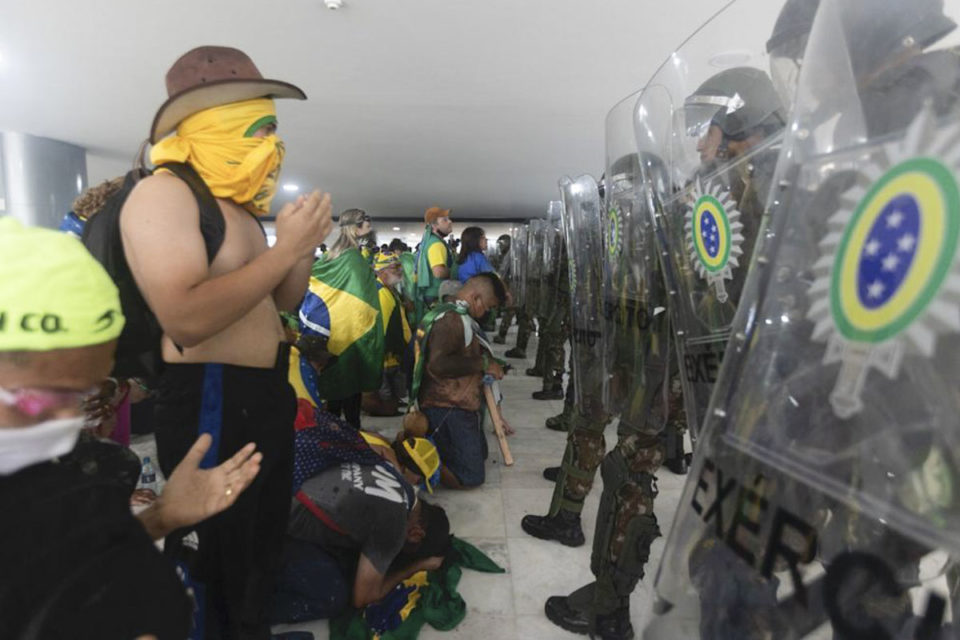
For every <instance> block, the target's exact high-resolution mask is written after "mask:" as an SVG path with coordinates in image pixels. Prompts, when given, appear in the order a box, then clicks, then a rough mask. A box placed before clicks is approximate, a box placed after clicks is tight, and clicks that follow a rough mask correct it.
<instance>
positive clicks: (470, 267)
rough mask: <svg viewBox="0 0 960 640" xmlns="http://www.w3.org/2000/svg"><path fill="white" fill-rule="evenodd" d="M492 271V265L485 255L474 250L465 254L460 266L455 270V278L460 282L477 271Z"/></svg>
mask: <svg viewBox="0 0 960 640" xmlns="http://www.w3.org/2000/svg"><path fill="white" fill-rule="evenodd" d="M489 271H493V265H491V264H490V261H489V260H487V256H485V255H483V253H482V252H480V251H474V252H473V253H471V254H470V255H468V256H467V259H466V260H464V261H463V264H461V265H460V268H459V269H458V270H457V279H458V280H460V282H466V281H467V280H469V279H470V278H472V277H473V276H475V275H477V274H478V273H487V272H489Z"/></svg>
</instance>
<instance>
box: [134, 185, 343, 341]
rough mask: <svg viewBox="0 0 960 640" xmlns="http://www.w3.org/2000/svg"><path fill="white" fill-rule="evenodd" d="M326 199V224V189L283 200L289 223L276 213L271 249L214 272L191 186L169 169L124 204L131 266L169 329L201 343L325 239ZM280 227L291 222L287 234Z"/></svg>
mask: <svg viewBox="0 0 960 640" xmlns="http://www.w3.org/2000/svg"><path fill="white" fill-rule="evenodd" d="M323 201H324V202H326V205H327V206H326V208H327V211H326V218H327V221H326V222H327V224H326V225H324V223H323V222H324V221H323V212H322V211H321V199H320V196H319V194H318V192H314V194H313V195H311V198H310V199H308V200H307V201H305V202H301V201H298V202H297V203H291V204H290V205H288V206H287V207H284V209H283V210H282V211H281V214H285V218H286V220H284V221H283V223H282V222H281V219H280V217H281V216H280V215H278V216H277V243H276V244H275V245H274V246H273V248H271V249H269V250H267V251H265V252H264V253H262V254H260V255H259V256H257V257H256V258H254V259H253V260H251V261H250V262H248V263H247V264H246V265H244V266H243V267H240V268H239V269H236V270H235V271H231V272H230V273H227V274H224V275H221V276H217V277H215V278H210V273H209V267H208V265H207V252H206V248H205V247H204V244H203V236H202V235H201V234H200V230H199V211H198V209H197V203H196V200H195V199H194V197H193V194H192V193H191V192H190V189H189V188H188V187H187V186H186V185H185V184H184V183H183V182H181V181H180V180H179V179H177V178H175V177H173V176H168V175H163V174H161V175H156V176H151V177H149V178H146V179H144V180H143V181H141V183H140V184H139V185H137V187H136V189H134V191H133V192H132V193H131V194H130V197H129V199H128V200H127V202H126V204H125V205H124V209H123V213H124V214H125V215H123V216H122V217H121V221H120V229H121V232H122V236H123V244H124V253H125V254H126V258H127V262H128V263H129V265H130V270H131V271H132V272H133V275H134V278H135V279H136V281H137V286H138V287H140V290H141V291H142V292H143V294H144V298H145V299H146V300H147V303H148V304H149V305H150V308H151V309H152V310H153V312H154V313H155V314H156V315H157V319H158V320H159V321H160V325H161V326H162V327H163V330H164V332H166V333H167V335H169V336H170V338H171V339H173V340H174V341H175V342H177V343H178V344H181V345H183V346H185V347H190V346H195V345H197V344H199V343H200V342H203V341H204V340H206V339H208V338H210V337H211V336H214V335H216V334H217V333H219V332H220V331H222V330H223V329H225V328H226V327H228V326H229V325H231V324H233V323H234V322H236V321H237V319H239V318H241V317H243V316H244V315H246V314H247V313H248V312H249V311H250V310H251V309H253V308H254V307H255V306H256V305H257V304H259V303H260V302H261V301H262V300H263V299H264V298H266V297H267V295H269V294H271V293H272V292H273V290H274V289H275V288H277V287H278V286H279V285H280V284H281V282H283V281H284V279H285V278H286V277H287V275H288V274H289V273H290V271H291V270H292V269H293V268H294V266H295V265H296V264H297V263H298V262H299V261H300V260H301V259H303V258H305V257H306V256H307V255H309V254H311V253H312V251H313V247H314V246H316V244H318V243H319V241H320V240H322V239H323V238H322V237H320V236H325V233H324V231H323V230H324V229H328V228H329V196H327V197H326V198H324V200H323ZM297 205H299V206H297ZM281 226H284V227H286V228H285V229H283V233H282V234H281ZM298 234H302V235H301V237H300V238H297V235H298ZM317 238H319V240H318V241H317V243H314V240H315V239H317Z"/></svg>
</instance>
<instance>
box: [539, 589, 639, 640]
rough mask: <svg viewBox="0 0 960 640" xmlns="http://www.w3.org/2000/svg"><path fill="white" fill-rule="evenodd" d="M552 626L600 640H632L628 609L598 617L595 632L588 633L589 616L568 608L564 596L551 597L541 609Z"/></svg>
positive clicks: (622, 608)
mask: <svg viewBox="0 0 960 640" xmlns="http://www.w3.org/2000/svg"><path fill="white" fill-rule="evenodd" d="M543 609H544V613H546V614H547V618H548V619H549V620H550V622H552V623H553V624H555V625H557V626H558V627H560V628H561V629H565V630H567V631H570V632H571V633H579V634H583V635H587V634H589V635H590V637H591V638H599V639H600V640H632V638H633V637H634V634H633V625H632V624H631V623H630V607H629V606H624V607H621V608H619V609H617V610H616V611H614V612H613V613H611V614H608V615H598V616H597V624H596V630H595V631H593V632H592V633H591V631H590V618H589V616H588V615H587V614H586V613H584V612H581V611H578V610H577V609H574V608H573V607H571V606H570V603H569V602H568V598H567V597H566V596H551V597H549V598H547V603H546V604H545V605H544V607H543Z"/></svg>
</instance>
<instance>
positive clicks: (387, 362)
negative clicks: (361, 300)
mask: <svg viewBox="0 0 960 640" xmlns="http://www.w3.org/2000/svg"><path fill="white" fill-rule="evenodd" d="M377 279H378V280H379V278H377ZM380 284H381V285H382V286H381V287H380V291H379V292H378V294H379V296H380V315H381V317H382V319H383V335H384V336H386V335H387V328H388V327H389V326H390V318H391V317H393V313H394V310H397V311H398V312H399V313H400V322H401V323H402V326H403V341H404V343H408V342H410V337H411V336H412V332H411V331H410V323H408V322H407V314H406V311H405V310H404V309H403V307H400V308H399V309H397V298H396V296H394V295H393V292H392V291H390V288H389V287H387V285H385V284H383V281H382V280H381V281H380ZM402 356H403V354H402V353H390V352H389V351H387V350H384V353H383V366H384V367H399V366H400V358H401V357H402Z"/></svg>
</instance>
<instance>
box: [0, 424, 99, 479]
mask: <svg viewBox="0 0 960 640" xmlns="http://www.w3.org/2000/svg"><path fill="white" fill-rule="evenodd" d="M82 428H83V416H79V417H76V418H62V419H60V420H48V421H46V422H41V423H39V424H35V425H33V426H30V427H11V428H6V429H5V428H0V476H5V475H10V474H12V473H16V472H17V471H20V470H21V469H25V468H27V467H29V466H31V465H35V464H38V463H40V462H47V461H48V460H52V459H53V458H57V457H60V456H62V455H66V454H68V453H70V451H72V450H73V447H74V445H76V444H77V438H78V437H79V436H80V430H81V429H82Z"/></svg>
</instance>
